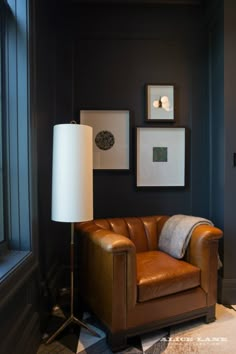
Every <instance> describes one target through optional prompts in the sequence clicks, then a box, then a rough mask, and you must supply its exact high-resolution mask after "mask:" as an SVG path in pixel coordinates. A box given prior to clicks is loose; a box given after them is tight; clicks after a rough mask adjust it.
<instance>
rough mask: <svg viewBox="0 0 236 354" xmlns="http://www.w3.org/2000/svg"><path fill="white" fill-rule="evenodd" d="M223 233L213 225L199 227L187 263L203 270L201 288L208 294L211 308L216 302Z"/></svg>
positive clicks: (192, 238) (193, 235)
mask: <svg viewBox="0 0 236 354" xmlns="http://www.w3.org/2000/svg"><path fill="white" fill-rule="evenodd" d="M222 235H223V233H222V231H221V230H220V229H218V228H216V227H214V226H211V225H199V226H197V227H196V228H195V229H194V231H193V233H192V236H191V239H190V243H189V246H188V250H187V261H189V262H190V263H191V264H193V265H195V266H197V267H199V268H200V269H201V287H202V289H203V290H204V291H205V292H206V294H207V297H208V304H209V306H210V305H212V304H214V303H215V302H216V296H217V294H216V293H217V270H218V262H219V256H218V242H219V239H220V238H221V237H222Z"/></svg>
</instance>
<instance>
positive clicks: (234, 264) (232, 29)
mask: <svg viewBox="0 0 236 354" xmlns="http://www.w3.org/2000/svg"><path fill="white" fill-rule="evenodd" d="M235 40H236V3H235V2H234V1H232V0H231V1H230V0H225V1H224V139H225V146H224V165H223V166H222V168H223V169H224V172H225V179H224V232H225V237H224V269H223V279H224V280H223V285H224V286H223V299H224V301H225V302H231V303H232V300H234V303H235V301H236V257H235V249H236V218H235V201H236V167H235V166H233V154H234V153H235V152H236V139H235V132H236V119H235V112H236V101H235V94H234V83H235V80H236V69H235V62H236V48H235Z"/></svg>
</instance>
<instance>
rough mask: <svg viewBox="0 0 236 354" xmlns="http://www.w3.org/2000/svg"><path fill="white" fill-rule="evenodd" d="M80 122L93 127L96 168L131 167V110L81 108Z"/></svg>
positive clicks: (119, 168) (126, 168) (115, 168)
mask: <svg viewBox="0 0 236 354" xmlns="http://www.w3.org/2000/svg"><path fill="white" fill-rule="evenodd" d="M80 124H84V125H89V126H91V127H92V128H93V168H94V170H128V169H129V166H130V152H129V145H130V114H129V111H121V110H81V111H80Z"/></svg>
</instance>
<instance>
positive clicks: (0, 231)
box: [0, 3, 5, 244]
mask: <svg viewBox="0 0 236 354" xmlns="http://www.w3.org/2000/svg"><path fill="white" fill-rule="evenodd" d="M2 49H3V12H2V11H1V3H0V244H2V242H3V241H4V240H5V235H4V214H3V133H2V70H3V67H2V53H3V51H2Z"/></svg>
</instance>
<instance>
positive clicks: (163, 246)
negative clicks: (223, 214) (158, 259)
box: [159, 214, 213, 259]
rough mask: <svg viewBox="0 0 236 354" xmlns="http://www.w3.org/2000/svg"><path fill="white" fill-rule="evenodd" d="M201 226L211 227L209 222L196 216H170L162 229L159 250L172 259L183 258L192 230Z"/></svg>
mask: <svg viewBox="0 0 236 354" xmlns="http://www.w3.org/2000/svg"><path fill="white" fill-rule="evenodd" d="M202 224H207V225H212V226H213V223H212V222H211V221H210V220H207V219H204V218H200V217H196V216H189V215H181V214H180V215H174V216H171V217H170V218H169V219H168V220H167V221H166V222H165V224H164V226H163V228H162V231H161V234H160V238H159V249H160V250H161V251H163V252H166V253H168V254H169V255H171V256H172V257H175V258H178V259H180V258H183V256H184V254H185V251H186V248H187V247H188V243H189V240H190V238H191V235H192V232H193V230H194V229H195V228H196V227H197V226H198V225H202Z"/></svg>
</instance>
